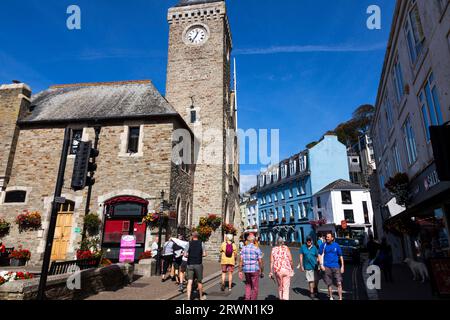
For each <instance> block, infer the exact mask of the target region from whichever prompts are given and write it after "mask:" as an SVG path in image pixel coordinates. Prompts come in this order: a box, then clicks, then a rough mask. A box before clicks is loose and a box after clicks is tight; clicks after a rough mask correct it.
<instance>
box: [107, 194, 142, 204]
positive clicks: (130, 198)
mask: <svg viewBox="0 0 450 320" xmlns="http://www.w3.org/2000/svg"><path fill="white" fill-rule="evenodd" d="M124 202H132V203H138V204H142V205H144V206H148V201H147V200H145V199H142V198H138V197H133V196H122V197H116V198H113V199H110V200H108V201H106V202H105V206H110V205H114V204H117V203H124Z"/></svg>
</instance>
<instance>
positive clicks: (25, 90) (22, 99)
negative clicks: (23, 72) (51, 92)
mask: <svg viewBox="0 0 450 320" xmlns="http://www.w3.org/2000/svg"><path fill="white" fill-rule="evenodd" d="M30 96H31V90H30V88H29V87H28V86H26V85H25V84H22V83H21V84H10V85H2V86H0V137H1V139H0V190H2V189H3V188H4V187H6V184H7V182H8V180H9V176H10V174H11V167H12V161H13V159H14V154H15V150H16V145H17V138H18V134H19V128H18V127H17V125H16V123H17V120H18V119H19V117H21V116H23V115H24V114H25V113H26V112H27V111H28V109H29V105H30V103H29V101H30V100H29V99H30Z"/></svg>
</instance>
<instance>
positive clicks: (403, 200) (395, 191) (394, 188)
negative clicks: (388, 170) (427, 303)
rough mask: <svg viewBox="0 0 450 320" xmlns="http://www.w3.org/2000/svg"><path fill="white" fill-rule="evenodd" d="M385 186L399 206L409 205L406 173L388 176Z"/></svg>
mask: <svg viewBox="0 0 450 320" xmlns="http://www.w3.org/2000/svg"><path fill="white" fill-rule="evenodd" d="M385 187H386V189H388V190H389V192H390V193H391V194H392V195H393V196H394V197H395V199H396V200H397V204H399V205H401V206H408V205H409V203H410V197H409V178H408V175H407V174H406V173H397V174H396V175H395V176H393V177H391V178H389V180H388V181H387V182H386V183H385Z"/></svg>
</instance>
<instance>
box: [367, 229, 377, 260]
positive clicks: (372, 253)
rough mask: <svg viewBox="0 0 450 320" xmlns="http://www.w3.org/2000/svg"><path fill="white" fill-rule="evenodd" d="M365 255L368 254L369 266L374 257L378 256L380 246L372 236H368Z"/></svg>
mask: <svg viewBox="0 0 450 320" xmlns="http://www.w3.org/2000/svg"><path fill="white" fill-rule="evenodd" d="M366 248H367V253H368V254H369V265H370V264H372V263H373V261H374V260H375V257H376V256H377V254H378V250H379V249H380V244H379V243H378V242H376V241H375V240H374V238H373V235H369V241H367V245H366Z"/></svg>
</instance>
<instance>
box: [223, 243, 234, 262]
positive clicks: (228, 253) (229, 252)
mask: <svg viewBox="0 0 450 320" xmlns="http://www.w3.org/2000/svg"><path fill="white" fill-rule="evenodd" d="M233 251H234V250H233V244H232V243H227V247H226V249H225V256H226V257H227V258H231V257H232V256H233Z"/></svg>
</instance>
